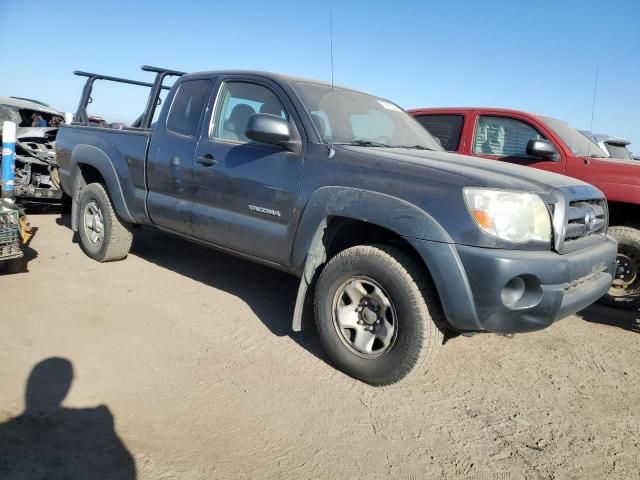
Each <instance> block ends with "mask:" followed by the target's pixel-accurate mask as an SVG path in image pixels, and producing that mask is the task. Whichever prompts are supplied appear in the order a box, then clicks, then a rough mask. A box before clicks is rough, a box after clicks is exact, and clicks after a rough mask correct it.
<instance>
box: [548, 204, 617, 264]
mask: <svg viewBox="0 0 640 480" xmlns="http://www.w3.org/2000/svg"><path fill="white" fill-rule="evenodd" d="M562 213H563V214H564V219H563V220H562V221H561V223H560V224H559V225H558V224H557V223H556V222H554V223H555V224H556V225H557V226H558V227H560V226H562V229H560V228H558V229H557V230H556V236H557V237H556V249H557V251H558V252H560V253H566V252H569V251H573V250H575V249H577V248H580V246H581V245H582V244H583V243H585V242H588V239H591V237H592V236H593V235H597V234H600V235H604V234H605V233H606V232H607V224H608V211H607V203H606V200H604V199H601V198H598V199H576V200H571V201H569V204H568V206H567V207H566V211H565V212H562ZM556 214H561V210H560V211H557V210H556Z"/></svg>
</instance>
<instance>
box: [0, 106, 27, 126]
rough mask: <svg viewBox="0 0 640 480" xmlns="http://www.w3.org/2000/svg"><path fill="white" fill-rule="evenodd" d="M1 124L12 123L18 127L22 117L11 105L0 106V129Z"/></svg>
mask: <svg viewBox="0 0 640 480" xmlns="http://www.w3.org/2000/svg"><path fill="white" fill-rule="evenodd" d="M3 122H13V123H15V124H16V125H20V123H21V122H22V117H21V116H20V112H19V111H18V108H17V107H14V106H12V105H4V104H0V128H2V123H3Z"/></svg>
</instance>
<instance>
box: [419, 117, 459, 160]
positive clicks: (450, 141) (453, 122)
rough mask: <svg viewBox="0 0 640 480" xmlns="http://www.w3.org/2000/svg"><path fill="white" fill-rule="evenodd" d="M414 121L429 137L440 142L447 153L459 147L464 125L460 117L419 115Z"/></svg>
mask: <svg viewBox="0 0 640 480" xmlns="http://www.w3.org/2000/svg"><path fill="white" fill-rule="evenodd" d="M416 120H418V122H420V124H421V125H422V126H423V127H424V128H426V129H427V130H428V131H429V133H430V134H431V135H433V136H434V137H436V138H437V139H438V140H440V144H441V145H442V147H443V148H444V149H445V150H446V151H448V152H455V151H456V150H458V147H459V146H460V136H461V135H462V126H463V125H464V116H462V115H420V116H419V117H416Z"/></svg>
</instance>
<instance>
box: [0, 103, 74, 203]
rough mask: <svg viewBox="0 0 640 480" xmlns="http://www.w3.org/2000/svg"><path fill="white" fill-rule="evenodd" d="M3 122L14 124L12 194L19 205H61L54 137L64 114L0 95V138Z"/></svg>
mask: <svg viewBox="0 0 640 480" xmlns="http://www.w3.org/2000/svg"><path fill="white" fill-rule="evenodd" d="M5 121H10V122H14V123H15V124H16V127H17V128H16V155H15V159H16V166H15V197H16V201H17V203H18V204H19V205H21V206H23V207H30V206H36V205H56V204H61V203H62V199H63V192H62V190H61V189H60V176H59V174H58V162H57V160H56V152H55V140H56V135H57V133H58V127H59V126H60V125H61V124H62V123H63V122H64V115H63V114H62V113H61V112H59V111H57V110H55V109H53V108H51V107H50V106H48V105H46V104H44V103H42V102H38V101H35V100H29V99H24V98H17V97H2V96H0V139H1V137H2V125H3V123H4V122H5Z"/></svg>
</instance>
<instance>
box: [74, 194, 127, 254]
mask: <svg viewBox="0 0 640 480" xmlns="http://www.w3.org/2000/svg"><path fill="white" fill-rule="evenodd" d="M77 215H78V236H79V238H80V246H81V247H82V250H84V252H85V253H86V254H87V255H88V256H89V257H91V258H93V259H94V260H97V261H98V262H112V261H114V260H122V259H123V258H126V256H127V254H128V253H129V250H130V249H131V243H132V241H133V233H132V230H131V226H129V225H128V224H126V223H124V222H123V221H122V220H120V218H119V217H118V215H117V214H116V212H115V211H114V210H113V206H112V204H111V200H110V199H109V195H108V194H107V191H106V190H105V188H104V186H103V185H102V184H100V183H91V184H89V185H87V186H86V187H84V188H83V189H82V192H81V193H80V198H79V199H78V212H77Z"/></svg>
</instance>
